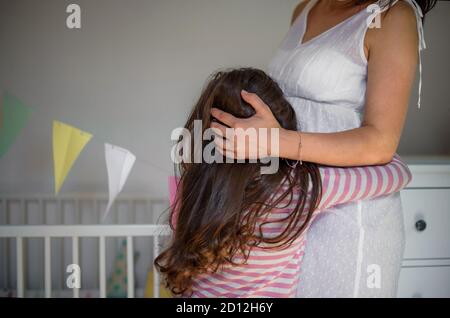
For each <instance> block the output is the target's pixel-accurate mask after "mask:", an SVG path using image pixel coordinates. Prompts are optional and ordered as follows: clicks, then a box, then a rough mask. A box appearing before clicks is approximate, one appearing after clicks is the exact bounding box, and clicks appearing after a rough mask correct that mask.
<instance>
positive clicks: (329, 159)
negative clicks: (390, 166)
mask: <svg viewBox="0 0 450 318" xmlns="http://www.w3.org/2000/svg"><path fill="white" fill-rule="evenodd" d="M299 134H300V136H299ZM300 140H301V144H302V145H301V150H300V151H299V147H298V144H299V142H300ZM385 140H386V136H383V134H381V133H380V132H379V131H378V130H377V129H376V128H374V127H371V126H363V127H360V128H356V129H352V130H347V131H343V132H337V133H304V132H298V131H291V130H282V131H281V132H280V157H282V158H287V159H292V160H300V159H301V160H304V161H308V162H315V163H319V164H323V165H330V166H340V167H348V166H366V165H377V164H385V163H388V162H390V161H391V159H392V157H393V156H394V154H395V151H396V150H395V149H394V147H393V146H392V142H391V143H388V142H385Z"/></svg>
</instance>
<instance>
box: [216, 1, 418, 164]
mask: <svg viewBox="0 0 450 318" xmlns="http://www.w3.org/2000/svg"><path fill="white" fill-rule="evenodd" d="M366 45H367V47H368V82H367V92H366V105H365V114H364V120H363V123H362V125H361V127H360V128H356V129H352V130H348V131H343V132H338V133H304V132H296V131H287V130H284V129H281V128H280V127H279V124H278V123H277V122H276V120H275V118H274V117H273V115H272V113H271V112H270V109H269V107H268V106H267V105H266V104H265V103H264V102H263V101H262V100H261V99H260V98H259V97H258V96H256V95H255V94H251V93H245V92H243V94H242V97H243V98H244V99H245V100H246V101H247V102H248V103H250V104H251V105H252V106H253V107H254V108H255V111H256V114H255V116H253V117H252V118H250V119H245V120H243V119H238V118H235V117H233V116H231V115H229V114H227V113H224V112H222V111H220V110H218V109H213V110H212V111H211V114H212V115H213V116H214V117H215V118H216V119H218V120H219V121H220V122H222V123H223V124H225V125H227V126H229V127H231V128H242V129H244V130H245V129H247V128H250V127H254V128H280V143H279V146H280V147H279V149H280V151H279V156H280V157H283V158H288V159H293V160H298V159H300V157H299V152H298V143H299V139H300V137H301V141H302V151H301V159H302V160H304V161H310V162H316V163H320V164H324V165H333V166H360V165H375V164H384V163H387V162H389V161H390V160H391V159H392V158H393V156H394V154H395V152H396V149H397V146H398V143H399V140H400V136H401V132H402V130H403V125H404V122H405V117H406V112H407V106H408V99H409V95H410V91H411V87H412V83H413V80H414V76H415V71H416V66H417V61H418V52H417V48H418V36H417V28H416V18H415V15H414V12H413V10H412V8H411V7H410V6H409V5H408V4H405V3H401V2H400V3H398V4H397V5H395V6H394V7H392V8H391V9H390V11H389V14H387V15H386V16H385V17H384V19H383V20H382V27H381V28H380V29H370V30H369V31H368V32H367V38H366ZM300 116H301V114H300ZM212 127H213V128H218V129H220V130H222V132H223V133H224V134H225V133H226V132H225V129H226V127H225V126H224V125H221V124H219V123H213V124H212ZM299 135H300V136H299ZM230 144H231V143H223V144H220V145H218V146H219V147H221V148H222V150H223V153H226V154H227V155H228V156H230V155H232V156H233V155H234V156H235V157H238V156H246V154H239V153H238V149H236V148H234V149H230V148H227V145H230ZM234 144H235V143H234ZM247 148H248V147H247ZM266 148H268V147H267V145H266V147H265V148H264V150H263V149H261V145H260V150H261V152H260V153H263V152H262V151H266ZM241 150H242V149H241ZM269 153H270V152H269Z"/></svg>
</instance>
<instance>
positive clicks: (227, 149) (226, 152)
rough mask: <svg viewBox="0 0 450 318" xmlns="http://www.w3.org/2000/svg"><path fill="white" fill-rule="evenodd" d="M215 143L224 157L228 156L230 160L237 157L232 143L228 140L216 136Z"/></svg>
mask: <svg viewBox="0 0 450 318" xmlns="http://www.w3.org/2000/svg"><path fill="white" fill-rule="evenodd" d="M214 143H215V145H216V149H217V150H218V151H219V152H220V153H221V154H222V155H223V156H226V157H228V158H233V159H234V157H235V153H234V149H233V147H232V145H231V143H230V142H229V141H228V140H226V139H223V138H222V137H220V136H216V137H215V138H214Z"/></svg>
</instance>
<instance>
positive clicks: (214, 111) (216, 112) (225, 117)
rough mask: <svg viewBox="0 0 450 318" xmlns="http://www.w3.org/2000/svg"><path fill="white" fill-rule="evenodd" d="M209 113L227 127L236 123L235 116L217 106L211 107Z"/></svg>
mask: <svg viewBox="0 0 450 318" xmlns="http://www.w3.org/2000/svg"><path fill="white" fill-rule="evenodd" d="M211 115H212V116H213V117H214V118H215V119H217V120H219V121H220V122H222V123H224V124H225V125H227V126H229V127H234V126H235V124H236V121H237V120H238V119H237V118H236V117H234V116H233V115H231V114H228V113H226V112H224V111H222V110H220V109H218V108H211Z"/></svg>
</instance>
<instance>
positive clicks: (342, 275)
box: [268, 0, 425, 297]
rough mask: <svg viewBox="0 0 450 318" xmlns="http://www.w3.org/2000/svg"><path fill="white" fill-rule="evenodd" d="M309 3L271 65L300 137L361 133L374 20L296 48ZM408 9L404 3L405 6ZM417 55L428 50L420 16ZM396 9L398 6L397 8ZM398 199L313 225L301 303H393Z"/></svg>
mask: <svg viewBox="0 0 450 318" xmlns="http://www.w3.org/2000/svg"><path fill="white" fill-rule="evenodd" d="M317 1H318V0H310V2H309V3H308V4H307V5H306V6H305V8H304V9H303V11H302V13H301V14H300V16H299V17H298V18H297V19H296V21H295V22H294V24H293V25H292V27H291V28H290V30H289V32H288V34H287V35H286V37H285V39H284V41H283V42H282V44H281V46H280V47H279V49H278V50H277V52H276V54H275V56H274V57H273V59H272V60H271V62H270V64H269V68H268V71H269V74H270V76H271V77H272V78H273V79H275V80H276V81H277V83H278V84H279V86H280V87H281V89H282V90H283V92H284V94H285V95H286V97H287V99H288V101H289V102H290V103H291V104H292V106H293V107H294V109H295V111H296V113H297V119H298V129H299V130H300V131H304V132H338V131H344V130H349V129H354V128H357V127H360V126H361V122H362V119H363V115H364V107H365V93H366V84H367V59H366V57H365V54H364V36H365V34H366V31H367V29H368V24H369V23H368V22H367V21H368V20H369V18H370V17H371V16H373V14H372V12H368V11H367V10H362V11H360V12H359V13H357V14H355V15H353V16H352V17H350V18H348V19H347V20H345V21H343V22H342V23H340V24H338V25H336V26H335V27H333V28H331V29H330V30H328V31H326V32H324V33H322V34H321V35H319V36H317V37H315V38H313V39H311V40H309V41H307V42H306V43H303V44H301V41H302V38H303V34H304V33H305V29H306V24H307V21H306V20H307V14H308V12H309V11H310V9H311V8H312V7H313V6H314V5H315V4H316V3H317ZM405 1H406V0H405ZM406 2H408V3H409V4H411V5H412V7H413V8H414V10H415V12H416V16H417V26H418V31H419V34H420V48H419V52H420V49H422V48H424V47H425V44H424V41H423V30H422V24H421V19H420V16H421V11H420V9H419V8H418V6H417V4H416V3H415V2H414V1H413V0H407V1H406ZM394 5H395V4H394ZM404 241H405V240H404V228H403V214H402V206H401V200H400V194H399V193H395V194H391V195H388V196H384V197H381V198H378V199H373V200H367V201H359V202H356V203H351V204H344V205H341V206H338V207H335V208H332V209H329V210H327V211H326V213H323V214H321V215H319V216H318V217H317V219H316V220H315V221H314V222H313V224H312V226H311V228H310V230H309V232H308V234H307V244H306V245H307V246H306V253H305V257H304V263H303V265H302V271H301V276H300V283H299V286H298V292H297V295H298V296H299V297H395V296H396V292H397V282H398V278H399V272H400V266H401V261H402V257H403V250H404Z"/></svg>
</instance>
